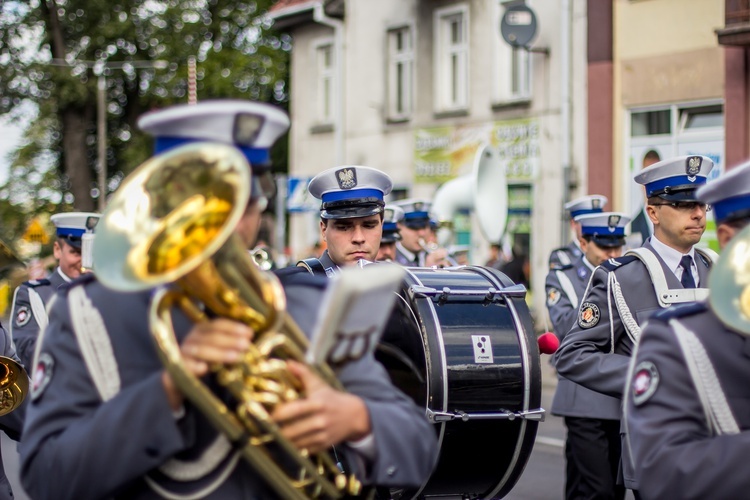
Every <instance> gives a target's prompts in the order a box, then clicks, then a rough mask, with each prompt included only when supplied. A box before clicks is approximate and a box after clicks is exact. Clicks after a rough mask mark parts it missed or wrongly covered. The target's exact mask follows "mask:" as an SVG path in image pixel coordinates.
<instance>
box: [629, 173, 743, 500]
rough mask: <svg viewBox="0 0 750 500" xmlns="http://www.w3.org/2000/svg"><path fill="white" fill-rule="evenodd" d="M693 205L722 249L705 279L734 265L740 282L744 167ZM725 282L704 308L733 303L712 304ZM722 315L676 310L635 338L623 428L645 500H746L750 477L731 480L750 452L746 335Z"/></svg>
mask: <svg viewBox="0 0 750 500" xmlns="http://www.w3.org/2000/svg"><path fill="white" fill-rule="evenodd" d="M697 197H698V199H699V200H700V202H701V203H706V204H711V205H712V206H713V213H714V220H715V221H716V235H717V237H718V241H719V246H720V248H722V249H723V252H722V256H721V260H720V261H719V263H718V264H716V265H715V266H714V268H713V269H712V270H711V273H716V272H718V271H719V267H722V266H723V265H724V264H730V263H731V264H733V265H736V266H738V267H737V268H733V267H727V268H726V269H727V270H730V271H733V272H735V273H737V275H738V278H739V275H742V274H744V273H743V272H742V270H743V269H747V268H748V260H747V256H748V253H747V251H746V250H744V251H740V252H738V253H736V254H733V255H728V254H727V252H728V251H730V249H728V248H727V245H728V244H729V243H732V242H733V241H737V242H742V240H739V239H740V238H742V239H744V242H745V244H747V241H748V231H747V230H746V229H745V230H744V231H742V230H743V228H746V227H747V226H748V224H750V164H744V165H742V166H739V167H736V168H734V169H732V170H730V171H729V173H727V174H725V175H723V176H720V177H719V178H717V179H716V180H714V181H711V182H709V183H708V184H706V185H705V186H703V187H701V188H700V189H698V193H697ZM740 231H742V233H740ZM737 233H740V234H739V235H738V234H737ZM733 246H734V245H733ZM738 248H739V247H738ZM735 258H737V259H736V260H735ZM730 259H731V260H730ZM738 278H735V281H736V283H737V284H739V285H743V283H741V282H740V280H739V279H738ZM731 281H732V279H731V278H730V279H727V280H726V282H722V283H721V284H720V285H719V288H717V289H715V288H714V286H713V285H712V286H711V290H710V292H709V293H710V295H711V298H710V301H713V300H714V299H716V300H718V301H720V302H723V303H726V304H727V307H733V306H730V304H732V303H735V304H736V303H739V302H740V297H739V296H734V294H733V293H730V294H722V296H721V297H715V296H714V294H717V293H721V292H722V289H724V290H727V289H730V287H731V286H732V283H731ZM744 285H745V286H746V283H744ZM745 290H747V288H745ZM727 295H729V296H727ZM738 307H742V306H738ZM741 310H743V309H741ZM741 310H737V311H736V313H735V314H738V315H739V314H741V312H740V311H741ZM744 311H745V312H744V314H745V315H746V314H747V310H746V309H744ZM724 313H725V314H727V312H726V311H724ZM725 314H723V315H721V316H719V315H718V313H717V311H716V310H714V308H713V307H711V305H710V304H709V303H708V302H706V301H702V302H698V303H694V304H684V305H681V306H675V307H672V308H669V309H667V310H664V311H662V312H660V313H658V314H656V315H654V316H652V317H651V319H650V320H649V322H648V325H647V326H646V327H645V328H644V329H643V332H642V333H641V338H640V341H639V344H638V347H637V350H636V352H635V353H634V355H633V359H632V361H631V365H630V374H629V377H628V381H629V387H628V390H627V391H626V394H625V408H624V418H625V421H626V424H627V433H628V444H629V447H630V451H631V455H632V459H633V465H634V467H635V473H636V477H637V479H638V483H639V485H640V489H639V491H640V493H641V496H642V498H644V499H652V498H743V497H745V495H747V491H748V489H749V488H750V477H748V476H746V475H745V474H742V473H737V465H738V464H742V463H744V460H745V458H746V457H747V455H748V451H750V412H748V402H750V390H748V384H747V381H748V380H749V379H750V363H748V356H750V354H749V353H750V350H749V349H748V346H749V345H750V343H749V342H750V340H749V339H748V336H749V335H750V331H748V330H746V329H745V330H741V329H738V328H733V327H732V326H731V325H732V324H735V325H736V324H737V323H735V322H734V320H730V318H729V317H724V316H725ZM744 321H745V323H746V322H747V316H744Z"/></svg>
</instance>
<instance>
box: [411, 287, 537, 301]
mask: <svg viewBox="0 0 750 500" xmlns="http://www.w3.org/2000/svg"><path fill="white" fill-rule="evenodd" d="M409 293H410V294H412V298H414V297H415V296H417V297H432V298H433V299H434V298H437V302H438V304H439V305H443V304H445V303H446V302H448V299H450V298H451V297H484V302H485V304H489V303H492V302H500V301H502V300H506V298H507V297H520V298H523V297H525V296H526V287H525V286H523V285H511V286H508V287H505V288H501V289H499V290H498V289H496V288H486V289H475V290H452V289H451V288H450V287H447V286H444V287H443V288H442V289H441V290H438V289H437V288H432V287H429V286H414V287H411V288H410V289H409Z"/></svg>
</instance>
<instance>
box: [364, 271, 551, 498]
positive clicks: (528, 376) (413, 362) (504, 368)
mask: <svg viewBox="0 0 750 500" xmlns="http://www.w3.org/2000/svg"><path fill="white" fill-rule="evenodd" d="M512 284H513V283H512V282H511V281H510V280H509V279H508V278H507V276H505V275H504V274H502V273H500V272H499V271H497V270H494V269H490V268H483V267H471V266H467V267H461V268H448V269H443V270H439V269H427V268H408V275H407V279H406V280H405V283H404V285H403V287H402V290H401V291H400V294H399V295H400V298H401V300H400V301H399V303H398V305H397V311H396V312H395V314H394V315H392V318H391V321H390V322H389V326H388V328H387V329H386V332H385V333H384V336H383V341H382V344H381V346H382V349H379V352H378V358H379V359H380V360H381V362H383V364H384V365H385V366H386V369H387V370H388V372H389V374H390V375H391V378H392V379H393V381H394V383H395V384H396V385H397V386H398V387H400V388H401V389H402V390H403V391H404V392H406V393H407V394H408V395H410V396H411V397H412V399H414V401H415V402H416V403H417V404H419V405H420V406H422V407H424V408H425V411H426V413H427V414H428V416H432V418H433V420H434V424H435V431H436V433H437V435H438V438H439V443H440V455H439V460H438V464H437V466H436V469H435V471H434V472H433V474H432V476H431V478H430V479H429V480H428V481H427V483H426V484H425V485H423V487H422V490H421V491H420V492H418V493H419V494H420V495H428V496H429V495H463V496H467V497H470V498H472V497H473V498H487V497H489V496H492V497H494V498H501V497H503V496H505V495H506V494H507V493H508V492H509V491H510V490H511V489H512V487H513V486H514V485H515V483H516V481H517V480H518V478H519V477H520V475H521V472H522V471H523V468H524V467H525V465H526V462H527V460H528V457H529V455H530V454H531V450H532V448H533V443H534V439H535V437H536V431H537V426H538V423H537V421H533V420H527V419H524V418H515V419H513V420H510V419H507V418H492V415H504V414H507V413H518V412H524V411H528V410H531V409H538V408H539V405H540V403H541V367H540V362H539V351H538V347H537V343H536V336H535V333H534V331H533V326H532V321H531V315H530V313H529V310H528V307H527V305H526V302H525V300H524V298H523V297H518V296H516V297H503V298H498V296H497V295H496V296H494V298H493V299H492V300H488V299H487V297H488V295H487V292H488V291H490V290H492V289H495V290H498V289H502V288H506V287H508V286H510V285H512ZM420 290H436V291H438V292H444V293H437V294H429V293H428V294H423V293H420ZM441 297H442V298H441ZM482 339H483V340H484V341H483V342H479V345H475V344H477V342H476V341H477V340H482ZM482 347H484V351H482ZM441 415H454V416H456V415H458V416H459V417H457V418H456V417H454V418H453V420H450V421H441V420H440V418H445V417H444V416H443V417H441ZM460 415H468V416H469V417H468V419H467V420H465V421H464V420H462V419H461V418H460ZM485 417H486V418H485ZM412 493H414V494H415V495H416V493H417V492H412Z"/></svg>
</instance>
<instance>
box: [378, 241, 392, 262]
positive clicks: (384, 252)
mask: <svg viewBox="0 0 750 500" xmlns="http://www.w3.org/2000/svg"><path fill="white" fill-rule="evenodd" d="M377 260H387V261H391V262H392V261H394V260H396V242H395V241H394V242H392V243H381V244H380V250H378V258H377Z"/></svg>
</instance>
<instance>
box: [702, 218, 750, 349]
mask: <svg viewBox="0 0 750 500" xmlns="http://www.w3.org/2000/svg"><path fill="white" fill-rule="evenodd" d="M708 289H709V294H708V303H709V305H710V306H711V309H712V310H713V311H714V313H716V317H717V318H719V320H720V321H721V322H722V323H724V324H725V325H726V326H727V327H728V328H731V329H733V330H736V331H738V332H740V333H743V334H745V335H750V226H747V227H745V228H744V229H743V230H742V231H740V232H738V233H737V234H735V235H734V236H733V237H732V239H731V241H730V242H729V244H728V245H727V246H726V247H725V248H724V249H723V250H722V251H721V257H720V258H719V260H718V262H715V263H714V265H713V266H712V267H711V272H710V273H709V275H708Z"/></svg>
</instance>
